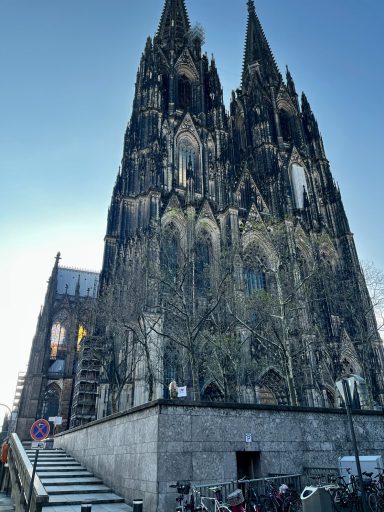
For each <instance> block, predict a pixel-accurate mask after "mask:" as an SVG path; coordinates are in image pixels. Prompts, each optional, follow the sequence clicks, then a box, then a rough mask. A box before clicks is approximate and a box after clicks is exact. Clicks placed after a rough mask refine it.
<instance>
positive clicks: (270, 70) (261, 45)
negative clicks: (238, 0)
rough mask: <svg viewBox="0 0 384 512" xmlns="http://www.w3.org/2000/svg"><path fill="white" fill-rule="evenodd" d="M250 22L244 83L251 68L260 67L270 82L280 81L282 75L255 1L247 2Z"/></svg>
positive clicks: (261, 72)
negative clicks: (257, 12) (253, 66)
mask: <svg viewBox="0 0 384 512" xmlns="http://www.w3.org/2000/svg"><path fill="white" fill-rule="evenodd" d="M247 7H248V21H247V32H246V39H245V48H244V60H243V74H242V83H244V80H245V78H246V77H247V74H248V70H249V67H250V66H252V65H258V66H259V70H260V74H261V75H262V76H263V77H264V78H266V79H267V81H269V80H270V79H272V80H273V81H276V80H277V81H279V80H280V73H279V70H278V67H277V64H276V61H275V58H274V56H273V53H272V51H271V49H270V47H269V44H268V41H267V38H266V37H265V34H264V30H263V27H262V26H261V23H260V20H259V18H258V16H257V14H256V9H255V4H254V1H253V0H247Z"/></svg>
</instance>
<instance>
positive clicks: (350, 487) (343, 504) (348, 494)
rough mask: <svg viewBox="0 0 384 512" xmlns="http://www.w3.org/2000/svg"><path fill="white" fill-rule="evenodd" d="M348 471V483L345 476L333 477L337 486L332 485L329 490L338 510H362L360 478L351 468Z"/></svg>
mask: <svg viewBox="0 0 384 512" xmlns="http://www.w3.org/2000/svg"><path fill="white" fill-rule="evenodd" d="M346 471H347V473H348V475H349V478H348V483H347V482H346V481H345V479H344V477H343V476H338V477H336V478H332V479H331V481H332V483H334V484H335V487H330V488H329V489H328V491H329V492H330V494H331V496H332V501H333V507H334V509H335V511H336V512H353V511H360V510H361V507H360V497H359V489H358V479H357V478H356V477H355V476H354V475H352V470H351V468H346Z"/></svg>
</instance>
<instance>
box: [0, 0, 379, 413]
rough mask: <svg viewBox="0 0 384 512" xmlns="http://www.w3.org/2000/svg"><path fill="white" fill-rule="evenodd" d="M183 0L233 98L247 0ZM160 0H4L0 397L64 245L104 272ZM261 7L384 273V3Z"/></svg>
mask: <svg viewBox="0 0 384 512" xmlns="http://www.w3.org/2000/svg"><path fill="white" fill-rule="evenodd" d="M186 3H187V6H188V10H189V13H190V18H191V21H192V23H193V22H196V21H199V22H200V23H201V24H202V25H203V27H204V28H205V29H206V44H205V50H206V51H207V53H208V54H211V53H214V55H215V57H216V63H217V66H218V69H219V73H220V76H221V79H222V83H223V86H224V94H225V98H226V102H227V105H228V99H229V96H230V91H231V89H233V88H236V87H238V84H239V80H240V72H241V63H242V53H243V43H244V34H245V24H246V0H186ZM162 5H163V0H140V1H134V0H65V1H64V0H34V1H31V0H0V77H1V78H0V173H1V185H0V273H1V275H0V279H1V284H2V290H1V297H2V298H1V301H2V302H1V304H0V315H1V336H2V337H1V349H2V350H1V358H2V360H3V358H4V357H7V358H8V364H6V365H5V364H2V369H3V372H2V374H1V375H0V379H1V382H0V402H4V401H5V402H6V403H8V404H9V403H10V402H11V399H12V396H13V391H14V387H15V385H16V374H17V371H18V369H20V370H21V369H23V367H24V366H25V364H26V362H27V358H28V353H29V348H30V345H31V342H32V337H33V334H34V329H35V322H36V318H37V315H38V312H39V308H40V304H42V303H43V300H44V293H45V288H46V280H47V278H48V277H49V274H50V271H51V268H52V265H53V258H54V255H55V254H56V252H57V251H58V250H60V251H61V252H62V257H63V259H62V264H63V265H69V266H78V267H85V268H90V269H96V270H98V269H100V266H101V259H102V247H103V242H102V240H103V236H104V232H105V225H106V216H107V208H108V203H109V199H110V195H111V191H112V186H113V183H114V179H115V176H116V172H117V168H118V165H119V162H120V158H121V152H122V141H123V134H124V130H125V127H126V124H127V121H128V119H129V116H130V112H131V104H132V95H133V90H134V82H135V74H136V70H137V66H138V63H139V58H140V54H141V52H142V50H143V48H144V44H145V40H146V37H147V35H153V34H154V32H155V30H156V28H157V24H158V21H159V19H160V14H161V10H162ZM256 9H257V12H258V14H259V17H260V19H261V22H262V24H263V27H264V29H265V32H266V35H267V37H268V39H269V42H270V45H271V47H272V50H273V52H274V54H275V57H276V59H277V62H278V64H279V66H280V69H281V70H282V71H283V70H284V68H285V64H288V65H289V68H290V70H291V73H292V75H293V78H294V80H295V81H296V86H297V90H298V91H301V90H304V91H305V92H306V94H307V96H308V98H309V101H310V102H311V104H312V107H313V110H314V112H315V115H316V116H317V118H318V121H319V126H320V130H321V132H322V134H323V138H324V142H325V148H326V152H327V155H328V158H329V160H330V162H331V167H332V171H333V175H334V177H335V179H336V180H337V181H338V182H339V184H340V188H341V192H342V196H343V199H344V204H345V207H346V211H347V215H348V217H349V220H350V225H351V229H352V231H353V232H354V233H355V239H356V243H357V248H358V252H359V255H360V257H361V258H362V259H369V260H373V261H374V262H375V263H376V265H377V266H379V267H381V268H382V269H384V253H383V241H382V235H383V228H382V211H383V207H382V203H383V197H382V196H383V188H384V177H383V164H382V154H381V151H382V146H383V144H384V142H383V120H384V101H383V83H384V66H383V50H384V44H383V28H382V27H383V26H384V2H382V1H380V0H321V2H318V1H315V0H289V1H288V0H256ZM6 346H7V347H8V348H5V347H6ZM5 368H7V369H8V371H5ZM0 415H1V410H0Z"/></svg>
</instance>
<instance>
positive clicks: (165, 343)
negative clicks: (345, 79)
mask: <svg viewBox="0 0 384 512" xmlns="http://www.w3.org/2000/svg"><path fill="white" fill-rule="evenodd" d="M247 7H248V22H247V27H246V43H245V52H244V61H243V71H242V77H241V85H240V87H239V89H237V90H236V91H235V92H233V93H232V98H231V102H230V110H229V112H226V109H225V106H224V102H223V92H222V87H221V84H220V79H219V74H218V70H217V68H216V64H215V61H214V59H213V58H212V59H211V60H209V59H208V57H207V55H206V54H204V53H202V45H203V43H204V33H203V31H202V29H201V28H200V27H199V26H195V27H192V26H191V24H190V22H189V18H188V13H187V9H186V5H185V2H184V0H166V1H165V5H164V8H163V12H162V15H161V19H160V23H159V27H158V31H157V33H156V35H155V36H154V38H153V39H151V38H148V39H147V43H146V46H145V49H144V52H143V54H142V58H141V61H140V65H139V69H138V72H137V80H136V90H135V97H134V103H133V111H132V117H131V120H130V122H129V124H128V127H127V130H126V134H125V138H124V152H123V158H122V163H121V168H120V170H119V173H118V176H117V180H116V184H115V186H114V190H113V195H112V200H111V205H110V209H109V212H108V224H107V232H106V237H105V252H104V261H103V269H102V273H101V295H102V296H103V297H104V301H105V307H104V308H103V307H102V309H103V311H102V312H100V314H99V317H100V318H101V319H102V320H101V321H100V322H99V324H100V325H99V331H98V333H97V334H98V336H96V338H95V339H98V340H100V339H101V340H102V341H101V342H100V341H99V343H101V345H103V347H104V350H105V354H109V358H108V357H106V359H105V360H107V359H108V361H107V364H105V365H104V371H103V372H102V374H103V378H102V381H101V385H100V398H99V404H98V410H99V413H98V414H99V416H102V415H105V414H107V413H110V412H115V411H117V410H119V409H125V408H127V407H129V406H132V405H138V404H141V403H144V402H146V401H150V400H152V399H155V398H162V397H168V396H169V390H168V388H169V384H170V383H171V382H173V383H174V384H173V385H177V386H179V387H180V388H182V390H183V395H184V394H186V396H187V397H188V398H190V399H195V400H219V401H227V402H231V401H235V402H248V403H274V404H290V405H301V406H321V407H334V406H338V405H339V399H338V396H337V393H336V386H335V382H336V381H337V380H338V379H339V378H341V377H343V376H346V375H350V374H355V375H359V376H361V377H363V378H364V380H365V384H366V385H365V384H364V385H362V389H361V390H360V393H358V394H357V395H359V397H357V398H356V400H357V401H359V402H360V406H362V407H372V406H373V405H374V404H375V403H381V404H383V399H384V382H383V373H382V369H383V362H384V359H383V348H382V342H381V340H380V337H379V335H378V333H377V328H376V322H375V318H374V314H373V312H372V308H371V302H370V298H369V295H368V292H367V287H366V284H365V280H364V276H363V272H362V269H361V267H360V264H359V260H358V256H357V254H356V249H355V244H354V241H353V235H352V233H351V231H350V228H349V224H348V219H347V217H346V214H345V211H344V207H343V203H342V199H341V194H340V190H339V188H338V186H337V184H336V183H335V181H334V179H333V177H332V174H331V170H330V165H329V162H328V160H327V157H326V154H325V150H324V146H323V141H322V138H321V135H320V131H319V128H318V124H317V121H316V119H315V116H314V113H313V112H312V109H311V106H310V104H309V102H308V99H307V97H306V96H305V95H304V94H302V96H301V99H300V100H299V97H298V94H297V92H296V89H295V84H294V81H293V79H292V76H291V74H290V72H289V71H288V69H287V72H286V78H285V79H284V78H283V77H282V75H281V73H280V71H279V69H278V67H277V65H276V62H275V60H274V57H273V54H272V52H271V49H270V47H269V44H268V42H267V39H266V36H265V34H264V32H263V29H262V26H261V24H260V21H259V19H258V16H257V14H256V11H255V6H254V3H253V0H248V2H247ZM89 342H90V343H92V340H91V339H90V340H89ZM100 350H101V349H100ZM111 353H115V355H116V357H114V358H111V357H110V354H111ZM112 359H114V363H113V364H114V370H115V373H117V374H118V379H115V381H113V379H112V378H110V377H109V372H108V370H106V369H105V368H107V367H111V364H112ZM116 361H117V363H116ZM116 380H118V383H116ZM363 387H364V389H363ZM111 404H112V405H111Z"/></svg>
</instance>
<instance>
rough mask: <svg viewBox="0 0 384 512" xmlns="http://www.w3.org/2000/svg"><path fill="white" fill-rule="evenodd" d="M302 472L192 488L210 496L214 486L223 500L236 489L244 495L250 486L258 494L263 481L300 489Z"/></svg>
mask: <svg viewBox="0 0 384 512" xmlns="http://www.w3.org/2000/svg"><path fill="white" fill-rule="evenodd" d="M302 476H303V475H302V474H301V473H300V474H293V475H279V476H273V477H264V478H254V479H249V480H248V479H247V480H245V479H244V480H231V481H226V482H220V483H212V484H204V485H195V486H194V488H195V489H196V490H197V491H198V493H199V494H200V495H201V496H203V497H211V496H214V491H212V489H214V488H216V487H220V488H221V494H222V497H223V499H224V500H226V499H227V496H228V494H230V493H232V492H234V491H235V490H237V489H242V490H243V491H245V492H244V494H245V495H247V494H248V489H249V488H250V487H252V488H255V489H257V492H258V493H259V494H263V493H264V488H265V483H266V482H271V483H274V484H275V485H276V486H279V485H281V484H283V483H284V484H288V485H293V486H294V487H295V488H296V490H301V487H302V482H301V478H302Z"/></svg>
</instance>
